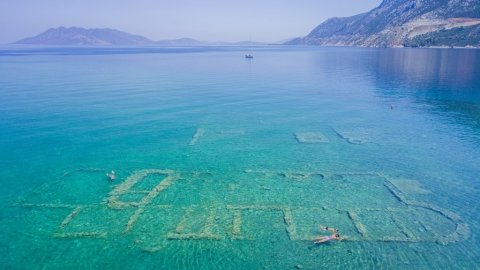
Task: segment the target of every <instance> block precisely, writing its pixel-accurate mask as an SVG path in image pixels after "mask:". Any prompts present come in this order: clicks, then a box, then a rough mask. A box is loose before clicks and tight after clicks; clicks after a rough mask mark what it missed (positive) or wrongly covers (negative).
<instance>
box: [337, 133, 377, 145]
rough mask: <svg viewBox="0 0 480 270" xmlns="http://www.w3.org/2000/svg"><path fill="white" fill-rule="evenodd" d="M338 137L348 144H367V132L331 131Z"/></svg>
mask: <svg viewBox="0 0 480 270" xmlns="http://www.w3.org/2000/svg"><path fill="white" fill-rule="evenodd" d="M333 130H334V131H335V133H336V134H337V135H338V137H340V138H342V139H344V140H345V141H347V142H348V143H350V144H364V143H367V142H368V138H369V137H370V136H369V132H368V131H367V130H363V129H359V130H338V129H333Z"/></svg>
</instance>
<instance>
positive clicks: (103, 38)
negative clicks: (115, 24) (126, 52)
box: [15, 27, 154, 45]
mask: <svg viewBox="0 0 480 270" xmlns="http://www.w3.org/2000/svg"><path fill="white" fill-rule="evenodd" d="M15 43H16V44H39V45H144V44H152V43H154V41H152V40H150V39H148V38H145V37H142V36H138V35H132V34H129V33H126V32H122V31H118V30H115V29H108V28H104V29H97V28H95V29H85V28H81V27H70V28H65V27H59V28H51V29H48V30H47V31H45V32H43V33H41V34H40V35H37V36H34V37H30V38H25V39H22V40H19V41H17V42H15Z"/></svg>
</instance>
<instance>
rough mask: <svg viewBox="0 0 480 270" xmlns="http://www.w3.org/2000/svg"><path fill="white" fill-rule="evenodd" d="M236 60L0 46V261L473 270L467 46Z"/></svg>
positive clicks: (479, 143)
mask: <svg viewBox="0 0 480 270" xmlns="http://www.w3.org/2000/svg"><path fill="white" fill-rule="evenodd" d="M243 53H244V52H243V49H241V48H165V49H161V48H160V49H158V48H140V49H125V48H123V49H109V48H88V49H78V48H67V49H60V48H56V49H48V48H25V47H24V48H18V47H5V48H2V49H1V50H0V74H1V75H0V130H1V132H0V157H1V158H0V169H1V170H0V179H1V181H2V189H1V195H2V196H1V199H0V206H1V207H2V208H1V209H2V210H1V212H0V213H1V216H0V217H1V219H0V231H1V234H0V241H1V243H2V246H1V247H0V251H1V253H2V254H4V255H3V256H2V258H1V259H0V264H1V265H2V267H3V268H6V269H11V268H14V269H43V268H47V269H64V268H74V269H85V268H109V269H110V268H112V269H158V268H160V269H162V268H167V269H294V268H295V267H297V268H303V269H319V268H328V269H332V268H333V269H337V268H338V269H350V268H352V269H359V268H364V269H370V268H388V269H390V268H395V269H405V268H415V269H466V268H467V269H472V268H476V267H477V265H478V264H479V259H478V257H479V255H480V244H479V242H478V233H477V231H478V229H479V226H480V224H479V221H478V214H479V209H478V203H477V202H478V199H479V195H478V191H479V188H480V185H479V178H478V175H480V166H479V165H478V164H480V158H479V156H480V155H479V154H480V81H479V78H480V76H479V75H480V53H479V52H478V51H477V50H411V49H398V50H397V49H354V48H289V47H259V48H256V49H255V50H254V55H255V58H254V59H253V60H251V61H249V60H245V59H243ZM111 170H115V171H116V175H117V177H116V180H115V181H113V182H109V181H108V179H107V177H106V176H105V174H106V173H107V172H109V171H111ZM319 225H324V226H330V227H336V228H338V229H339V230H340V232H341V234H342V236H344V237H345V240H344V241H341V242H338V241H337V242H331V243H327V244H324V245H314V244H313V239H314V238H315V237H318V236H320V235H325V232H322V231H320V230H319ZM459 258H461V259H459Z"/></svg>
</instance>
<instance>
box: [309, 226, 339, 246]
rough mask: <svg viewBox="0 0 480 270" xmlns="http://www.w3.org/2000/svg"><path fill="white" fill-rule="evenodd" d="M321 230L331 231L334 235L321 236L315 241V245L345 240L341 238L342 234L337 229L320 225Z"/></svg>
mask: <svg viewBox="0 0 480 270" xmlns="http://www.w3.org/2000/svg"><path fill="white" fill-rule="evenodd" d="M320 230H322V231H329V232H331V233H332V234H331V235H325V236H320V237H318V238H315V240H314V243H315V244H322V243H326V242H328V241H330V240H342V239H343V238H342V237H340V233H339V230H337V229H335V228H329V227H324V226H322V225H320Z"/></svg>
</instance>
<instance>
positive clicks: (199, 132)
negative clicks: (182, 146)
mask: <svg viewBox="0 0 480 270" xmlns="http://www.w3.org/2000/svg"><path fill="white" fill-rule="evenodd" d="M203 134H205V130H204V129H203V128H198V129H197V131H196V132H195V134H193V136H192V139H191V140H190V143H188V145H195V144H196V143H197V141H198V139H200V137H202V136H203Z"/></svg>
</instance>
